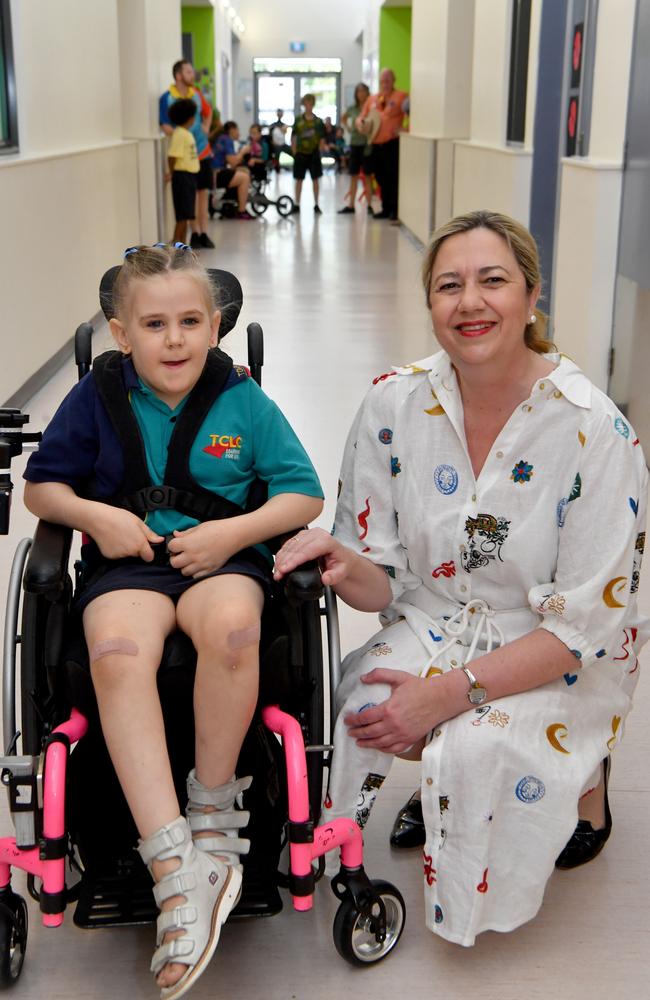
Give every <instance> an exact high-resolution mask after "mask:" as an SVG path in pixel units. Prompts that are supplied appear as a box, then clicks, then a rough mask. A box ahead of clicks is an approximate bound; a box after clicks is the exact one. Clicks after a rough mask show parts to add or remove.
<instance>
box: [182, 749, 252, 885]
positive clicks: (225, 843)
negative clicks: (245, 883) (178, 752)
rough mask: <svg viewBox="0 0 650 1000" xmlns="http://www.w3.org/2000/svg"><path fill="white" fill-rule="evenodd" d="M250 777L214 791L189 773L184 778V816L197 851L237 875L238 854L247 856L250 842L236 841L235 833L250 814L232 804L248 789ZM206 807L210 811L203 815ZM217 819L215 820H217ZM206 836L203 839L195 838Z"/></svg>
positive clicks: (233, 781)
mask: <svg viewBox="0 0 650 1000" xmlns="http://www.w3.org/2000/svg"><path fill="white" fill-rule="evenodd" d="M252 781H253V779H252V777H247V778H239V779H237V778H235V777H234V776H233V777H232V778H231V779H230V781H227V782H226V784H225V785H219V786H218V787H217V788H206V786H205V785H202V784H201V782H200V781H199V779H198V778H197V776H196V771H195V770H194V769H192V770H191V771H190V773H189V774H188V776H187V809H186V810H185V815H186V816H187V820H188V822H189V825H190V830H191V831H192V836H193V837H194V846H195V847H196V848H197V850H199V851H204V852H206V853H207V854H210V855H212V856H213V857H215V856H216V857H217V858H218V859H220V860H223V861H225V862H226V864H228V865H230V866H232V867H233V868H235V869H236V870H237V871H239V872H240V873H241V871H242V865H241V862H240V855H241V854H248V852H249V850H250V846H251V843H250V840H245V839H244V838H242V837H239V836H238V834H239V831H240V830H241V829H242V828H243V827H245V826H247V825H248V821H249V819H250V813H249V812H248V811H247V810H246V809H235V801H236V800H237V798H238V796H239V795H241V793H242V792H245V791H246V789H247V788H250V786H251V784H252ZM206 807H212V810H211V811H210V812H206V811H205V809H206ZM217 817H218V818H217ZM196 834H206V836H196Z"/></svg>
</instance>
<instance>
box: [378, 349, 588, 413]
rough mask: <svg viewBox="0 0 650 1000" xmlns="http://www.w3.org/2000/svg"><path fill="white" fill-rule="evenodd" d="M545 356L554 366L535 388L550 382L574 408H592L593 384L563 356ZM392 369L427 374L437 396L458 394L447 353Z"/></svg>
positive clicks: (433, 355)
mask: <svg viewBox="0 0 650 1000" xmlns="http://www.w3.org/2000/svg"><path fill="white" fill-rule="evenodd" d="M545 357H546V358H547V359H548V361H551V362H552V363H554V364H556V365H557V367H556V368H554V369H553V371H552V372H549V374H548V375H544V376H543V377H542V378H540V379H538V380H537V382H536V383H535V385H539V383H540V382H544V381H546V382H551V383H552V384H553V385H554V386H555V388H556V389H559V390H560V392H561V393H562V395H563V396H565V397H566V398H567V399H568V400H569V402H570V403H573V404H574V406H580V407H582V408H583V409H586V410H588V409H591V395H592V384H591V382H590V381H589V379H588V378H587V376H586V375H585V374H584V373H583V372H582V371H581V370H580V369H579V368H578V366H577V365H576V363H575V362H574V361H572V360H571V358H569V357H567V356H566V354H551V353H549V354H546V355H545ZM393 370H394V371H395V372H397V373H398V374H400V375H414V374H417V373H418V372H427V373H428V378H429V382H430V383H431V387H432V389H433V391H434V393H435V394H436V396H438V395H445V394H449V393H451V394H454V393H457V392H458V382H457V380H456V372H455V371H454V368H453V365H452V363H451V359H450V357H449V355H448V354H447V352H446V351H438V353H437V354H432V355H431V356H430V357H428V358H422V360H421V361H416V362H414V363H413V364H411V365H403V366H401V367H397V366H396V367H395V368H394V369H393Z"/></svg>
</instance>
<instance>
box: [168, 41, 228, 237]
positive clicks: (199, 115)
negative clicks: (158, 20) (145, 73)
mask: <svg viewBox="0 0 650 1000" xmlns="http://www.w3.org/2000/svg"><path fill="white" fill-rule="evenodd" d="M172 76H173V77H174V82H173V83H172V84H171V85H170V86H169V88H168V90H166V91H165V93H164V94H162V95H161V97H160V102H159V123H160V127H161V129H162V130H163V132H164V133H165V135H171V134H172V132H173V131H174V129H173V126H172V123H171V121H170V119H169V107H170V105H171V104H173V103H174V102H175V101H180V100H181V99H183V100H186V99H189V100H192V101H194V103H195V104H196V117H195V119H194V124H193V125H192V128H191V129H190V131H191V132H192V135H193V136H194V141H195V142H196V151H197V155H198V158H199V173H198V175H197V180H196V188H197V190H196V211H195V213H194V214H195V218H194V220H193V222H192V237H191V239H190V246H192V247H193V248H194V249H197V248H198V247H207V248H209V249H210V248H213V247H214V243H213V242H212V240H211V239H210V237H209V236H208V232H207V230H208V198H209V196H210V191H211V189H212V167H211V164H210V160H211V158H212V149H211V148H210V143H209V141H208V132H209V130H210V125H211V123H212V108H211V107H210V105H209V104H208V102H207V101H206V99H205V97H204V96H203V94H202V93H201V91H200V90H199V89H198V87H195V86H194V80H195V74H194V67H193V66H192V63H191V62H189V60H187V59H179V60H178V62H175V63H174V65H173V66H172Z"/></svg>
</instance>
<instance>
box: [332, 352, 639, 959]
mask: <svg viewBox="0 0 650 1000" xmlns="http://www.w3.org/2000/svg"><path fill="white" fill-rule="evenodd" d="M546 357H547V358H548V359H549V360H550V361H554V362H556V364H557V367H556V368H555V369H554V370H553V371H552V372H551V374H550V375H548V376H546V377H544V378H542V379H540V380H538V381H537V382H536V383H535V385H534V386H533V389H532V392H531V395H530V398H529V399H528V400H526V401H525V402H524V403H522V404H521V405H520V406H518V407H517V409H516V410H515V412H514V413H513V414H512V416H511V417H510V419H509V420H508V422H507V424H506V426H505V427H504V428H503V430H502V431H501V433H500V434H499V437H498V438H497V440H496V441H495V443H494V445H493V447H492V449H491V451H490V454H489V455H488V457H487V459H486V462H485V465H484V467H483V469H482V470H481V474H480V476H479V477H478V479H475V477H474V473H473V471H472V466H471V463H470V459H469V455H468V451H467V444H466V439H465V431H464V422H463V409H462V402H461V398H460V393H459V390H458V384H457V381H456V376H455V372H454V369H453V367H452V365H451V363H450V360H449V357H448V356H447V355H446V354H445V352H444V351H441V352H439V353H438V354H435V355H433V356H432V357H430V358H427V359H425V360H423V361H420V362H418V363H417V364H414V365H408V366H406V367H403V368H396V369H394V370H393V371H391V372H388V373H386V374H385V375H381V376H379V377H378V378H377V379H375V380H374V384H373V387H372V388H371V390H370V391H369V393H368V394H367V396H366V398H365V400H364V402H363V404H362V406H361V408H360V410H359V413H358V414H357V417H356V419H355V421H354V424H353V427H352V430H351V432H350V436H349V439H348V442H347V445H346V450H345V455H344V459H343V468H342V476H341V489H340V497H339V503H338V508H337V514H336V523H335V535H336V537H337V538H338V539H339V540H340V541H341V542H342V543H344V544H345V545H348V546H350V547H351V548H352V549H354V550H355V551H356V552H358V553H361V554H363V555H364V556H365V557H366V558H368V559H370V560H371V561H372V562H375V563H378V564H380V565H382V566H384V567H385V569H386V572H387V574H388V576H389V580H390V584H391V588H392V592H393V601H392V603H391V605H390V606H389V607H388V608H386V609H385V611H384V612H382V614H381V616H380V621H381V622H382V625H383V628H382V630H381V631H380V632H379V633H378V634H376V635H374V636H373V637H372V638H371V639H370V640H369V641H368V643H366V645H365V646H364V647H363V648H362V649H359V650H357V651H355V652H354V653H351V654H350V655H349V656H348V657H346V660H345V661H344V664H343V670H344V677H343V680H342V683H341V686H340V688H339V691H338V703H339V708H340V709H342V711H341V713H340V715H339V721H338V722H337V726H336V732H335V746H336V750H335V754H334V758H333V767H332V772H331V776H330V784H329V789H328V795H327V798H326V801H325V809H324V816H325V817H328V818H330V817H333V816H337V815H356V816H357V819H358V821H359V822H360V823H361V824H363V822H364V821H365V819H366V818H367V815H368V812H369V810H370V807H371V805H372V802H373V800H374V797H375V795H376V794H377V790H378V788H379V787H380V785H381V782H382V781H383V778H384V777H385V775H386V774H387V773H388V769H389V767H390V763H391V758H390V756H388V755H386V754H383V753H381V752H379V751H372V750H360V749H359V748H358V747H357V746H356V744H355V743H354V741H353V740H351V739H350V737H349V736H348V735H347V728H346V727H345V725H344V724H343V722H342V716H343V715H344V714H345V712H347V711H349V710H359V709H360V708H362V707H363V706H365V705H367V704H376V703H379V702H380V701H382V700H384V699H385V698H387V697H388V696H389V694H390V689H389V687H388V685H378V684H377V685H372V686H368V685H365V684H362V683H361V682H360V680H359V677H360V675H361V674H365V673H368V671H369V670H371V669H372V668H374V667H377V666H381V667H386V668H394V669H398V670H407V671H409V672H411V673H413V674H416V675H427V674H428V675H430V676H431V683H435V676H436V674H438V673H441V672H444V671H446V670H449V669H454V668H457V667H459V666H460V665H462V664H463V663H465V662H467V661H468V660H469V659H472V658H475V657H478V656H481V655H482V654H483V653H485V652H486V650H489V649H490V648H493V647H494V646H496V645H499V644H500V643H502V642H510V641H512V640H514V639H516V638H518V637H520V636H522V635H524V634H526V633H528V632H530V631H531V630H533V629H535V628H545V629H548V630H549V631H550V632H552V633H553V634H554V635H556V636H557V637H558V638H559V639H561V641H562V642H563V643H565V644H566V646H567V647H568V648H569V649H570V650H571V651H572V652H573V653H574V655H575V657H576V665H575V670H574V671H571V672H569V673H567V674H565V675H564V677H563V678H561V679H560V680H557V681H554V682H552V683H550V684H546V685H544V686H543V687H540V688H536V689H534V690H532V691H528V692H525V693H523V694H518V695H514V696H511V697H508V698H502V699H499V700H497V701H494V702H490V701H489V681H488V682H487V683H486V687H487V690H488V701H487V702H486V703H485V704H483V705H481V706H480V707H478V708H476V709H473V708H472V707H471V706H470V704H469V702H468V711H466V712H465V713H463V714H462V715H459V716H458V717H456V718H455V719H451V720H450V721H448V722H446V723H444V724H443V725H441V726H440V727H439V728H437V729H436V730H435V731H434V732H433V733H432V734H431V737H430V740H429V742H428V744H427V746H426V748H425V750H424V753H423V757H422V803H423V811H424V818H425V824H426V828H427V842H426V846H425V848H424V852H423V867H424V886H425V906H426V921H427V925H428V926H429V927H430V929H431V930H432V931H434V932H435V933H437V934H440V935H442V936H443V937H445V938H447V939H448V940H450V941H454V942H457V943H459V944H463V945H471V944H473V942H474V939H475V936H476V934H478V933H480V932H481V931H484V930H488V929H492V930H501V931H507V930H512V929H513V928H515V927H517V926H518V925H520V924H521V923H523V922H525V921H526V920H529V919H531V918H532V917H533V916H534V915H535V913H536V912H537V910H538V909H539V906H540V905H541V902H542V897H543V893H544V887H545V884H546V881H547V879H548V878H549V876H550V874H551V873H552V871H553V867H554V862H555V858H556V857H557V855H558V854H559V853H560V851H561V850H562V848H563V847H564V845H565V844H566V842H567V841H568V839H569V838H570V836H571V834H572V832H573V830H574V828H575V825H576V822H577V802H578V798H579V796H580V795H581V794H583V793H584V792H585V791H586V790H587V789H588V788H589V787H590V783H593V782H594V781H595V780H596V779H595V777H594V775H597V774H598V765H599V762H600V761H601V760H602V759H603V758H604V757H606V755H607V754H608V753H609V752H610V751H612V750H613V749H614V748H615V746H616V744H617V743H618V741H619V740H620V739H621V735H622V731H623V722H624V719H625V717H626V715H627V713H628V711H629V709H630V706H631V697H632V693H633V691H634V688H635V685H636V682H637V679H638V658H637V656H638V652H639V650H640V648H641V646H642V645H643V643H644V642H645V640H646V638H647V637H648V634H650V631H649V625H650V623H649V622H648V620H647V619H645V618H643V619H642V618H641V617H640V616H639V614H638V611H637V601H636V591H637V588H638V581H639V570H640V564H641V556H642V552H643V543H644V538H645V535H644V530H643V529H644V521H645V506H646V494H647V472H646V464H645V459H644V456H643V452H642V449H641V447H640V445H639V442H638V440H637V438H636V435H635V433H634V431H633V429H632V428H631V427H630V424H629V423H628V421H627V420H626V419H625V418H624V417H623V416H622V414H621V413H620V412H619V411H618V410H617V408H616V407H615V406H614V404H613V403H612V402H611V400H610V399H609V398H608V397H607V396H605V395H604V394H603V393H602V392H601V391H600V390H598V389H597V388H595V386H593V385H592V384H591V383H590V381H589V380H588V379H587V378H586V376H585V375H583V374H582V372H581V371H580V370H579V369H578V368H577V366H576V365H575V364H574V363H573V362H572V361H570V360H569V359H567V358H565V357H560V356H558V355H546ZM468 689H469V685H468Z"/></svg>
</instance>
